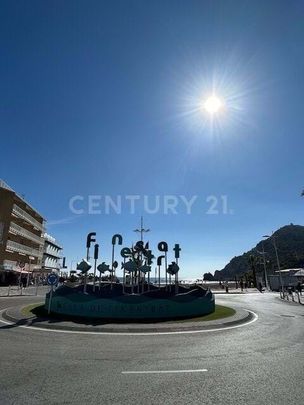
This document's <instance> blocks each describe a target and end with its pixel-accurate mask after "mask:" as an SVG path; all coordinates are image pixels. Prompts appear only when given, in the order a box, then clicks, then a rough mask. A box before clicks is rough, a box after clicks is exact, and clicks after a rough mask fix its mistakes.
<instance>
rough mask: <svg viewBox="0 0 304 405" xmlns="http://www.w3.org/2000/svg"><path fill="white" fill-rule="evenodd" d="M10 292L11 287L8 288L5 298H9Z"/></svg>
mask: <svg viewBox="0 0 304 405" xmlns="http://www.w3.org/2000/svg"><path fill="white" fill-rule="evenodd" d="M10 290H11V285H9V286H8V291H7V296H8V297H9V295H10Z"/></svg>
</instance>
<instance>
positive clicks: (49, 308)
mask: <svg viewBox="0 0 304 405" xmlns="http://www.w3.org/2000/svg"><path fill="white" fill-rule="evenodd" d="M52 298H53V286H52V285H51V291H50V296H49V306H48V314H50V312H51V304H52Z"/></svg>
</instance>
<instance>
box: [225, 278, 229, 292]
mask: <svg viewBox="0 0 304 405" xmlns="http://www.w3.org/2000/svg"><path fill="white" fill-rule="evenodd" d="M225 288H226V293H229V284H228V281H225Z"/></svg>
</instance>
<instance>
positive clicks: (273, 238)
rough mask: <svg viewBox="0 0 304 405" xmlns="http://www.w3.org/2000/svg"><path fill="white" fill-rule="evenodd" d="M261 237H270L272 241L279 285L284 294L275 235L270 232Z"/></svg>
mask: <svg viewBox="0 0 304 405" xmlns="http://www.w3.org/2000/svg"><path fill="white" fill-rule="evenodd" d="M263 238H271V239H272V242H273V247H274V250H275V255H276V261H277V266H278V270H279V278H280V285H281V291H282V293H283V294H284V284H283V279H282V273H281V266H280V260H279V255H278V248H277V244H276V240H275V238H276V237H275V235H274V233H273V232H272V235H271V236H269V235H264V236H263Z"/></svg>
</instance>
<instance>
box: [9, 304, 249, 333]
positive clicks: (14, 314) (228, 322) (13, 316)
mask: <svg viewBox="0 0 304 405" xmlns="http://www.w3.org/2000/svg"><path fill="white" fill-rule="evenodd" d="M22 308H24V305H22V306H18V307H11V308H7V309H6V310H4V311H3V312H2V317H3V319H4V320H6V321H8V322H11V323H13V324H15V325H17V326H18V325H20V326H21V325H22V326H30V327H37V328H39V329H46V330H48V329H49V330H50V329H52V330H58V331H70V332H72V331H75V332H87V333H90V332H94V333H96V332H100V333H117V334H119V333H134V334H136V333H141V334H142V333H167V332H191V331H199V330H202V331H203V330H213V329H216V330H218V329H225V328H231V327H233V326H239V325H242V324H245V323H248V322H250V321H252V320H253V319H254V317H255V316H254V314H253V313H252V312H249V311H247V310H243V309H242V310H240V309H235V308H234V309H235V311H236V313H235V314H234V315H232V316H230V317H227V318H222V319H217V320H214V321H196V322H193V321H187V322H179V321H174V324H173V323H171V322H167V323H166V322H164V323H157V324H151V323H150V324H138V323H137V324H105V325H100V324H99V325H98V324H94V323H93V322H92V321H90V322H88V324H83V323H82V324H81V325H80V324H77V323H76V322H67V321H63V320H60V319H54V318H52V319H47V318H39V317H35V316H31V317H26V316H24V315H23V314H22V313H21V310H22Z"/></svg>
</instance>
